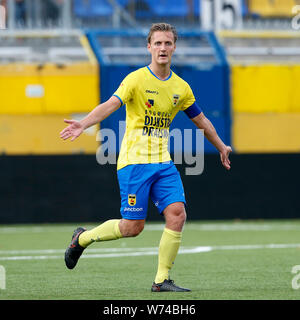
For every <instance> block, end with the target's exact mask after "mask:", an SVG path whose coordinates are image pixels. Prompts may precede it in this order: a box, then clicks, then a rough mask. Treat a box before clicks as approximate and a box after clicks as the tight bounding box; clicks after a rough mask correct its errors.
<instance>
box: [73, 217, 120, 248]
mask: <svg viewBox="0 0 300 320" xmlns="http://www.w3.org/2000/svg"><path fill="white" fill-rule="evenodd" d="M119 222H120V219H112V220H108V221H106V222H104V223H102V224H100V226H98V227H96V228H94V229H91V230H87V231H85V232H83V233H82V234H81V235H80V236H79V239H78V242H79V244H80V245H81V246H82V247H84V248H86V247H87V246H88V245H90V244H91V243H93V242H94V241H108V240H116V239H119V238H122V234H121V232H120V229H119Z"/></svg>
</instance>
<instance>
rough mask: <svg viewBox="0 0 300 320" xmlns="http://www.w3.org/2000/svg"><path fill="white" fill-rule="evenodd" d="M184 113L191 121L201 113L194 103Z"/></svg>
mask: <svg viewBox="0 0 300 320" xmlns="http://www.w3.org/2000/svg"><path fill="white" fill-rule="evenodd" d="M184 112H185V114H186V115H187V116H188V117H189V118H190V119H193V118H195V117H196V116H198V115H199V114H200V113H201V112H202V110H201V108H200V107H199V105H198V104H197V102H194V103H193V104H192V105H191V106H190V107H188V108H186V109H185V110H184Z"/></svg>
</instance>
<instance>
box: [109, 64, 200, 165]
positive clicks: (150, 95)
mask: <svg viewBox="0 0 300 320" xmlns="http://www.w3.org/2000/svg"><path fill="white" fill-rule="evenodd" d="M114 96H116V97H117V98H118V99H119V100H120V101H121V104H122V105H126V130H125V134H124V137H123V141H122V145H121V150H120V154H119V158H118V164H117V170H119V169H121V168H123V167H125V166H127V165H129V164H139V163H158V162H165V161H169V160H171V157H170V154H169V152H168V138H169V127H170V124H171V122H172V120H173V119H174V117H175V116H176V114H177V112H178V111H180V110H182V111H183V110H185V109H187V108H188V107H190V106H191V105H192V104H193V103H194V102H195V97H194V94H193V92H192V89H191V88H190V86H189V84H188V83H187V82H186V81H184V80H183V79H181V78H180V77H179V76H177V75H176V74H175V73H174V72H172V70H170V75H169V77H168V78H167V79H165V80H160V79H159V78H158V77H156V75H155V74H154V73H153V72H152V71H151V69H150V68H149V67H148V66H147V67H143V68H140V69H138V70H136V71H134V72H131V73H130V74H128V75H127V77H126V78H125V79H124V80H123V81H122V83H121V84H120V86H119V88H118V89H117V91H116V92H115V93H114Z"/></svg>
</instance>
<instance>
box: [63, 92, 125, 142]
mask: <svg viewBox="0 0 300 320" xmlns="http://www.w3.org/2000/svg"><path fill="white" fill-rule="evenodd" d="M120 106H121V102H120V100H119V99H118V98H117V97H116V96H112V97H111V98H110V99H109V100H107V101H106V102H104V103H101V104H99V105H98V106H97V107H96V108H94V109H93V110H92V111H91V112H90V113H89V114H88V115H87V116H86V117H85V118H83V119H82V120H80V121H76V120H67V119H64V122H65V123H68V124H69V125H68V126H67V127H66V128H65V129H63V130H62V131H61V132H60V137H61V138H62V139H63V140H66V139H69V138H71V141H74V140H75V139H76V138H78V137H79V136H80V135H81V133H82V132H83V131H84V130H85V129H87V128H89V127H91V126H93V125H95V124H96V123H100V122H101V121H103V120H104V119H106V118H107V117H108V116H109V115H111V114H112V113H113V112H114V111H116V110H117V109H118V108H119V107H120Z"/></svg>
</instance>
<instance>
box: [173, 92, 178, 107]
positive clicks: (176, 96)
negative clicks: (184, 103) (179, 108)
mask: <svg viewBox="0 0 300 320" xmlns="http://www.w3.org/2000/svg"><path fill="white" fill-rule="evenodd" d="M178 100H179V94H173V106H174V107H175V106H176V105H177V103H178Z"/></svg>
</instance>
